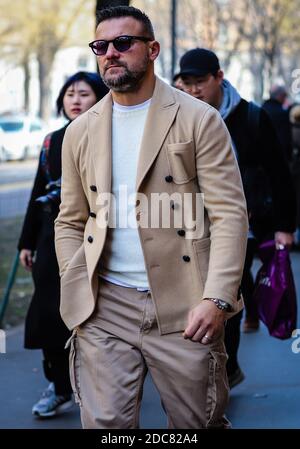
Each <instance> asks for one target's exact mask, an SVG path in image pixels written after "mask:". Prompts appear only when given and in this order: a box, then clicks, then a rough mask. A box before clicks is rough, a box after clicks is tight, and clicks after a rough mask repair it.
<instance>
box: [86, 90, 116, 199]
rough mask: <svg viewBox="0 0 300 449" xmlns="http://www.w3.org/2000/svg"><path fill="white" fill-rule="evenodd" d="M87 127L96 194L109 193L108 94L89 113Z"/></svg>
mask: <svg viewBox="0 0 300 449" xmlns="http://www.w3.org/2000/svg"><path fill="white" fill-rule="evenodd" d="M88 127H89V129H88V133H89V139H90V151H91V154H92V159H93V164H94V169H95V174H96V185H97V191H98V193H100V192H102V193H103V192H111V169H112V162H111V160H112V150H111V142H112V141H111V128H112V97H111V94H110V93H109V94H108V95H107V96H106V97H105V98H104V99H103V100H102V101H101V102H100V103H98V104H97V105H96V106H94V107H93V108H92V109H91V110H90V111H89V121H88Z"/></svg>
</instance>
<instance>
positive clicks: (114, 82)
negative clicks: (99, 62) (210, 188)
mask: <svg viewBox="0 0 300 449" xmlns="http://www.w3.org/2000/svg"><path fill="white" fill-rule="evenodd" d="M148 62H149V58H148V56H145V58H144V60H143V61H141V63H140V67H138V68H137V69H136V70H129V68H128V66H127V65H126V64H125V63H122V64H120V63H118V62H116V63H117V64H118V65H119V66H121V67H123V68H124V73H122V74H120V75H118V76H110V75H109V74H107V70H108V68H109V66H108V67H107V68H104V70H103V73H101V77H102V80H103V82H104V84H105V85H106V86H107V87H108V89H111V90H112V91H114V92H134V91H136V90H137V89H138V86H139V85H140V81H141V80H142V79H143V78H144V76H145V74H146V73H147V68H148ZM111 64H112V62H111Z"/></svg>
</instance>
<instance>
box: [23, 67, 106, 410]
mask: <svg viewBox="0 0 300 449" xmlns="http://www.w3.org/2000/svg"><path fill="white" fill-rule="evenodd" d="M107 92H108V89H107V88H106V86H105V85H104V83H103V82H102V80H101V78H100V77H99V75H97V74H96V73H90V72H78V73H76V74H75V75H73V76H71V77H70V78H68V79H67V81H66V82H65V84H64V85H63V87H62V88H61V90H60V93H59V96H58V98H57V102H56V104H57V113H58V115H59V114H60V113H61V112H63V114H64V116H65V117H66V118H67V119H68V120H69V122H68V123H67V125H65V126H64V127H63V128H61V129H59V130H57V131H54V132H52V133H50V134H48V135H47V136H46V138H45V140H44V143H43V146H42V150H41V154H40V159H39V165H38V170H37V174H36V177H35V181H34V186H33V189H32V192H31V197H30V200H29V204H28V208H27V212H26V216H25V219H24V224H23V229H22V233H21V237H20V240H19V244H18V249H19V251H20V261H21V264H22V265H23V267H24V268H25V269H27V270H29V271H32V277H33V282H34V287H35V290H34V294H33V297H32V300H31V303H30V306H29V309H28V313H27V317H26V321H25V344H24V346H25V348H27V349H42V351H43V356H44V360H43V367H44V373H45V376H46V378H47V379H48V380H49V382H50V385H49V386H48V388H47V389H46V390H45V391H44V393H43V394H42V397H41V399H40V400H39V401H38V402H37V403H36V404H35V405H34V406H33V408H32V413H33V415H35V416H37V417H43V418H45V417H50V416H53V415H56V414H58V413H61V412H63V411H66V410H68V409H69V408H70V407H71V406H72V403H73V402H72V388H71V384H70V379H69V351H68V350H67V349H64V347H65V344H66V341H67V339H68V338H69V336H70V332H69V330H68V329H67V327H66V326H65V324H64V323H63V321H62V319H61V317H60V313H59V303H60V278H59V269H58V264H57V260H56V254H55V247H54V220H55V218H56V217H57V214H58V211H59V204H60V179H61V147H62V142H63V137H64V134H65V131H66V128H67V126H68V125H69V123H70V122H71V121H72V120H74V119H76V117H78V116H79V115H80V114H82V113H83V112H85V111H87V110H88V109H89V108H90V107H92V106H93V105H94V104H95V103H96V102H97V101H99V100H100V99H101V98H102V97H103V96H104V95H105V94H106V93H107Z"/></svg>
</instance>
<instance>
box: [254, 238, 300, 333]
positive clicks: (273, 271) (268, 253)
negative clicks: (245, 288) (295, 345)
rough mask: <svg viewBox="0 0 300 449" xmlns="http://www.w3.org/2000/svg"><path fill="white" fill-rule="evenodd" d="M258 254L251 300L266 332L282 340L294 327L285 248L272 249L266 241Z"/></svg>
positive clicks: (290, 275) (292, 289) (294, 303)
mask: <svg viewBox="0 0 300 449" xmlns="http://www.w3.org/2000/svg"><path fill="white" fill-rule="evenodd" d="M259 256H260V258H261V260H262V262H263V265H262V267H261V268H260V269H259V271H258V273H257V276H256V280H255V290H254V295H253V301H255V302H256V304H257V307H258V315H259V319H260V320H261V321H262V322H263V323H264V324H265V325H266V326H267V328H268V330H269V333H270V335H272V336H273V337H276V338H280V339H282V340H285V339H287V338H290V337H291V336H292V332H293V330H294V329H296V327H297V326H296V322H297V299H296V289H295V283H294V278H293V273H292V268H291V261H290V256H289V251H288V249H286V248H284V249H276V246H275V242H274V240H270V241H266V242H264V243H262V244H261V245H260V246H259Z"/></svg>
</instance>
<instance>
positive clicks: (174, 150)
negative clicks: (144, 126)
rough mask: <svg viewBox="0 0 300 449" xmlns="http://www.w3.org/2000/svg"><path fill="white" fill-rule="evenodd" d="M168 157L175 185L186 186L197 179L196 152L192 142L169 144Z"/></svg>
mask: <svg viewBox="0 0 300 449" xmlns="http://www.w3.org/2000/svg"><path fill="white" fill-rule="evenodd" d="M167 156H168V161H169V165H170V169H171V175H172V177H173V181H174V182H175V184H185V183H187V182H189V181H191V180H192V179H194V178H195V176H196V164H195V151H194V143H193V141H192V140H190V141H189V142H185V143H169V144H168V145H167Z"/></svg>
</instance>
